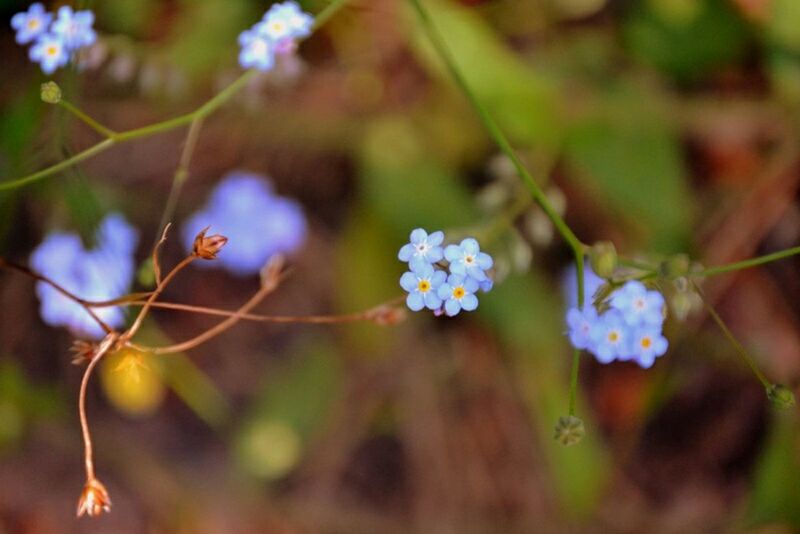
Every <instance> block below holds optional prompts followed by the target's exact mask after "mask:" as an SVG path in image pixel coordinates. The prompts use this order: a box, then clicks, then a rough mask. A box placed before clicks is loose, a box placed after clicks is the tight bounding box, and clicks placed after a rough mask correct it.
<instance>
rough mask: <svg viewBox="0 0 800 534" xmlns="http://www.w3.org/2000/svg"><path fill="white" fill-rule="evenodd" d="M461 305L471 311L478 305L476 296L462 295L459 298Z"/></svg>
mask: <svg viewBox="0 0 800 534" xmlns="http://www.w3.org/2000/svg"><path fill="white" fill-rule="evenodd" d="M461 307H462V308H464V309H465V310H467V311H473V310H474V309H475V308H477V307H478V297H476V296H475V295H473V294H471V293H470V294H468V295H464V297H463V298H462V299H461Z"/></svg>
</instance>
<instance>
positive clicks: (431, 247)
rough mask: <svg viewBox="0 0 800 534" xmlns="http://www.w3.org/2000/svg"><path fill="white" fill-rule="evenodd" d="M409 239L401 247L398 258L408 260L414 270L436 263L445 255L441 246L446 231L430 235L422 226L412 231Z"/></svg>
mask: <svg viewBox="0 0 800 534" xmlns="http://www.w3.org/2000/svg"><path fill="white" fill-rule="evenodd" d="M409 241H410V242H409V243H406V244H405V245H403V246H402V247H401V248H400V252H399V253H398V254H397V258H398V259H399V260H400V261H406V262H408V266H409V267H411V270H412V271H413V270H419V269H422V268H423V267H425V266H426V265H431V264H434V263H436V262H437V261H440V260H441V259H442V258H443V257H444V253H443V252H442V247H441V245H442V241H444V232H433V233H431V234H430V235H428V232H426V231H425V230H423V229H422V228H417V229H416V230H413V231H412V232H411V235H410V236H409Z"/></svg>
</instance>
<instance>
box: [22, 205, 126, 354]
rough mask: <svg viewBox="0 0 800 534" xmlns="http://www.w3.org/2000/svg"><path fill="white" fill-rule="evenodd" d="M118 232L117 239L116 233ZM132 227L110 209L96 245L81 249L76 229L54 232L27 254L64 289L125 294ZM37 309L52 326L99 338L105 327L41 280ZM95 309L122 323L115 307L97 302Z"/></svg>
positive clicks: (101, 295) (105, 296) (106, 296)
mask: <svg viewBox="0 0 800 534" xmlns="http://www.w3.org/2000/svg"><path fill="white" fill-rule="evenodd" d="M120 238H122V239H120ZM136 239H137V238H136V231H135V230H134V229H133V228H131V227H130V226H128V225H127V223H125V221H124V219H122V217H121V216H119V215H109V216H108V217H106V218H105V219H104V221H103V222H102V224H101V225H100V227H99V228H98V231H97V235H96V239H95V241H96V243H97V245H96V247H95V248H94V249H92V250H86V249H85V248H84V246H83V243H81V240H80V237H78V235H77V234H72V233H66V232H56V233H53V234H50V235H49V236H47V238H45V240H44V241H43V242H42V244H41V245H39V246H38V247H37V248H36V249H35V250H34V251H33V253H32V254H31V259H30V263H31V266H32V267H33V268H34V269H36V270H37V271H38V272H39V273H41V274H42V275H44V276H46V277H47V278H49V279H50V280H52V281H54V282H56V283H57V284H59V285H60V286H62V287H63V288H64V289H66V290H67V291H70V292H72V293H74V294H75V295H77V296H79V297H81V298H83V299H86V300H111V299H114V298H117V297H119V296H122V295H124V294H125V293H126V292H127V290H128V287H129V286H130V284H131V281H132V279H133V274H134V272H133V271H134V258H133V247H134V246H135V244H136ZM36 293H37V294H38V295H39V299H40V301H41V308H40V313H41V315H42V319H43V320H44V322H46V323H47V324H49V325H51V326H66V327H68V328H69V329H70V330H71V331H72V332H73V333H75V334H77V335H84V336H87V337H91V338H95V339H96V338H100V337H102V336H103V335H104V334H105V332H104V331H103V329H102V328H101V327H100V326H99V325H98V324H97V323H96V322H95V320H94V319H93V318H92V317H91V316H90V315H89V314H88V313H87V312H86V310H85V309H84V308H83V307H82V306H81V305H79V304H77V303H76V302H74V301H73V300H72V299H70V298H68V297H65V296H64V295H62V294H61V293H60V292H59V291H58V290H56V289H55V288H53V287H52V286H50V285H49V284H46V283H44V282H38V283H37V284H36ZM94 312H95V314H97V316H98V317H99V318H100V319H102V320H103V321H104V322H106V323H107V324H109V325H110V326H114V327H116V326H121V325H122V323H123V320H124V315H123V312H122V310H121V309H120V308H118V307H103V308H96V309H95V310H94Z"/></svg>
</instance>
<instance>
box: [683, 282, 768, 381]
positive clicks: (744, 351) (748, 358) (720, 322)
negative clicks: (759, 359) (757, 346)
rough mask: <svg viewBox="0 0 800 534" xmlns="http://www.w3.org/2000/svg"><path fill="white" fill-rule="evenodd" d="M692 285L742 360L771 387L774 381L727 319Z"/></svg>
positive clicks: (759, 378)
mask: <svg viewBox="0 0 800 534" xmlns="http://www.w3.org/2000/svg"><path fill="white" fill-rule="evenodd" d="M692 285H694V289H695V291H697V294H698V295H700V298H701V299H702V301H703V305H704V306H705V308H706V311H708V314H709V315H711V318H712V319H714V322H715V323H717V326H719V329H720V330H722V333H723V334H724V335H725V337H726V338H728V341H730V342H731V345H733V348H734V349H735V350H736V353H737V354H739V356H740V357H741V358H742V360H744V362H745V363H746V364H747V365H748V366H749V367H750V369H751V370H752V371H753V374H754V375H756V378H757V379H758V381H759V382H761V383H762V384H763V385H764V387H765V388H768V387H770V386H771V385H772V382H770V381H769V380H767V377H766V376H764V373H762V372H761V369H759V368H758V365H756V362H755V360H753V358H752V357H751V356H750V355H749V354H748V353H747V349H745V348H744V346H743V345H742V344H741V343H739V340H738V339H736V337H734V335H733V332H731V330H730V328H728V325H726V324H725V321H723V320H722V317H720V316H719V314H718V313H717V310H715V309H714V307H713V306H711V304H709V302H708V300H707V299H706V297H705V295H704V294H703V292H702V291H701V290H700V286H698V285H697V284H695V283H693V284H692Z"/></svg>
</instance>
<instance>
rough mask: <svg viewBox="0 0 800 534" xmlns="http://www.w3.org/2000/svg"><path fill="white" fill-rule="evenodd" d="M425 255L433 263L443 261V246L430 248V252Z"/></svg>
mask: <svg viewBox="0 0 800 534" xmlns="http://www.w3.org/2000/svg"><path fill="white" fill-rule="evenodd" d="M425 257H426V258H427V259H428V261H430V262H431V263H436V262H437V261H441V260H442V258H443V257H444V253H443V252H442V247H434V248H432V249H430V250H428V252H427V253H425Z"/></svg>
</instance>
